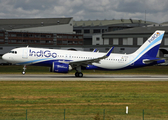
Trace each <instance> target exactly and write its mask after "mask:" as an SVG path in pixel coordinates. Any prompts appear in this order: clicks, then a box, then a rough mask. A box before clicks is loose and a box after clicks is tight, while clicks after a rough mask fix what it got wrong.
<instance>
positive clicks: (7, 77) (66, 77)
mask: <svg viewBox="0 0 168 120" xmlns="http://www.w3.org/2000/svg"><path fill="white" fill-rule="evenodd" d="M0 81H168V75H87V74H85V75H84V77H82V78H77V77H75V76H74V75H71V74H61V75H58V74H55V75H53V74H26V75H22V74H0Z"/></svg>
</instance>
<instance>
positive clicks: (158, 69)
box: [0, 65, 168, 75]
mask: <svg viewBox="0 0 168 120" xmlns="http://www.w3.org/2000/svg"><path fill="white" fill-rule="evenodd" d="M22 71H23V66H15V65H12V66H0V74H8V73H9V74H20V73H21V72H22ZM26 72H27V73H26V74H60V73H51V72H49V68H48V67H39V66H27V69H26ZM82 72H83V73H84V74H157V75H158V74H160V75H168V66H149V67H143V68H136V69H128V70H117V71H101V70H82ZM74 73H75V70H73V71H70V72H69V73H68V74H74Z"/></svg>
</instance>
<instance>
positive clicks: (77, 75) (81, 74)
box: [75, 72, 83, 77]
mask: <svg viewBox="0 0 168 120" xmlns="http://www.w3.org/2000/svg"><path fill="white" fill-rule="evenodd" d="M75 77H83V73H82V72H76V73H75Z"/></svg>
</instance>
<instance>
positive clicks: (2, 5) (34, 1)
mask: <svg viewBox="0 0 168 120" xmlns="http://www.w3.org/2000/svg"><path fill="white" fill-rule="evenodd" d="M167 6H168V2H167V0H162V1H159V0H47V1H46V0H0V18H37V17H41V18H46V17H47V18H49V17H52V18H53V17H54V18H55V17H74V19H75V20H81V19H84V20H88V19H91V20H92V19H101V20H102V19H121V18H123V19H129V18H136V19H141V20H144V19H145V11H146V17H147V20H148V21H153V22H158V23H161V22H165V21H168V15H167V11H168V7H167Z"/></svg>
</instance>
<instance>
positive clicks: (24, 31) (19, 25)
mask: <svg viewBox="0 0 168 120" xmlns="http://www.w3.org/2000/svg"><path fill="white" fill-rule="evenodd" d="M27 45H29V46H31V47H47V48H60V47H61V46H73V45H75V46H82V45H83V35H82V34H76V33H74V31H73V18H34V19H29V18H28V19H0V55H2V54H4V53H6V52H8V51H9V50H11V49H13V48H16V47H26V46H27Z"/></svg>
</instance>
